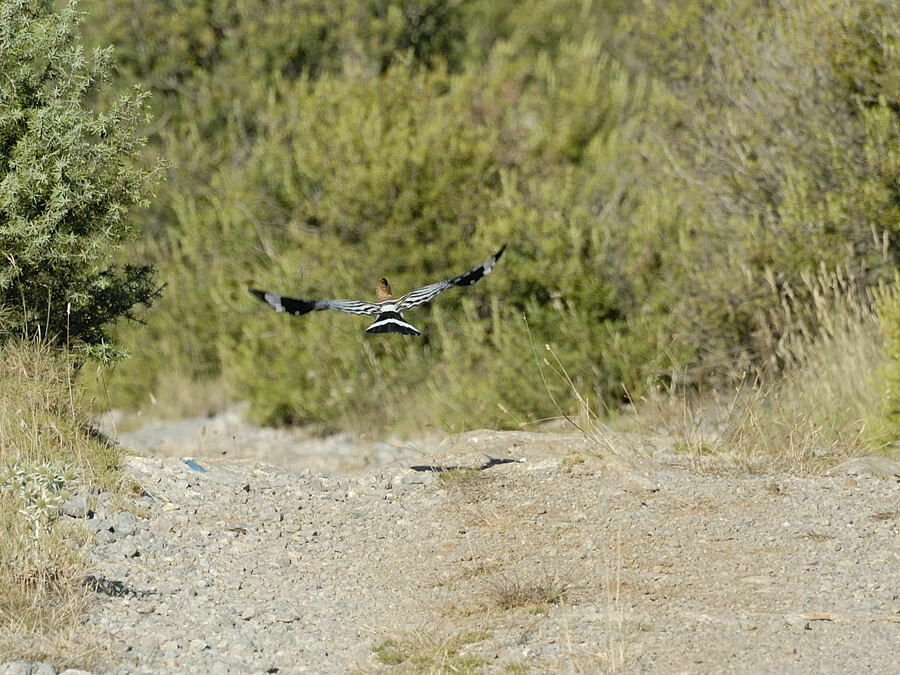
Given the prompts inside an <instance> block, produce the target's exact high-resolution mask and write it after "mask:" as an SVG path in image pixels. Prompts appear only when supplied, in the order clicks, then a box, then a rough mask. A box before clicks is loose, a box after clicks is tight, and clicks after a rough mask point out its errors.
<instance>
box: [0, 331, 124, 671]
mask: <svg viewBox="0 0 900 675" xmlns="http://www.w3.org/2000/svg"><path fill="white" fill-rule="evenodd" d="M81 403H82V402H81V400H80V396H79V386H78V384H77V383H76V382H75V380H74V375H73V372H72V368H71V366H70V364H69V362H68V361H67V360H66V355H65V354H60V353H57V352H54V351H53V350H51V349H49V348H47V347H44V346H41V345H40V344H35V343H30V342H29V343H15V342H7V343H6V344H4V345H3V347H2V348H0V662H2V661H6V660H11V659H24V660H43V661H49V662H51V663H53V664H54V665H56V666H57V667H63V666H77V665H81V666H82V667H84V666H85V665H89V664H90V663H91V661H92V659H93V658H94V656H95V655H96V653H97V650H96V647H95V646H91V645H92V643H91V641H90V640H88V639H86V638H85V636H84V635H81V634H78V630H79V629H78V625H79V622H78V621H77V619H78V618H79V617H80V615H81V614H82V612H83V611H84V608H85V606H86V604H87V603H88V601H89V597H90V596H89V592H88V590H87V589H86V588H85V586H84V584H83V579H84V576H85V568H84V562H83V560H82V559H81V558H80V557H79V549H80V548H81V546H83V545H84V533H83V532H80V531H78V530H77V529H76V528H75V527H73V526H68V527H67V526H66V525H67V524H66V523H64V522H62V521H58V520H57V516H58V513H59V511H58V506H59V505H60V504H61V503H62V502H63V501H64V500H65V498H66V497H67V495H69V494H70V493H71V492H73V491H74V490H77V489H79V486H81V485H83V484H84V483H90V484H94V485H99V486H102V487H103V488H104V489H107V490H116V489H119V488H120V487H123V485H124V484H123V483H121V481H120V476H119V474H118V471H117V466H118V461H119V452H118V450H116V449H115V448H113V447H112V446H110V445H108V444H107V443H105V442H103V441H102V440H99V439H97V438H94V437H92V435H91V433H90V431H89V428H88V425H87V418H86V416H84V415H83V414H82V413H81V407H80V406H81Z"/></svg>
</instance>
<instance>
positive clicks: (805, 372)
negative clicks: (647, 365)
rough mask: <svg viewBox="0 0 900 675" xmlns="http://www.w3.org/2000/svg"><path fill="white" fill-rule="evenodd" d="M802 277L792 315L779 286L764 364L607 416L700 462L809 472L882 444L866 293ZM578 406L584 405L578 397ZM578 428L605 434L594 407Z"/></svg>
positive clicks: (880, 356)
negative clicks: (722, 460) (800, 305)
mask: <svg viewBox="0 0 900 675" xmlns="http://www.w3.org/2000/svg"><path fill="white" fill-rule="evenodd" d="M805 284H806V289H805V292H804V295H807V296H810V297H812V303H813V306H812V307H811V308H807V309H808V311H805V312H804V313H803V315H802V316H799V315H798V314H797V313H795V312H794V311H793V310H792V307H791V304H790V302H789V296H790V294H789V293H786V294H785V304H784V306H783V307H782V310H781V315H780V316H778V317H773V318H772V319H771V321H770V322H769V324H770V325H772V326H779V327H780V328H779V332H778V334H777V336H776V334H775V333H773V334H772V335H769V336H768V337H767V338H766V340H765V342H766V344H767V345H768V349H769V351H770V353H771V354H772V356H771V363H769V364H766V365H764V366H763V367H761V368H760V369H759V370H758V371H757V372H755V373H753V374H748V373H741V374H739V375H736V376H734V381H735V382H736V384H734V385H733V386H731V387H730V388H727V389H726V390H725V391H719V390H713V391H703V392H685V391H684V390H676V389H672V390H666V391H662V390H660V391H657V392H656V393H655V394H652V395H647V396H645V397H642V398H641V399H640V400H638V401H636V405H635V407H634V410H633V414H630V415H626V416H624V417H622V418H619V419H618V420H614V421H613V424H615V425H617V426H619V427H622V428H625V429H629V430H635V429H637V430H639V431H643V432H645V433H646V434H648V435H659V434H665V435H668V436H670V437H672V438H673V439H674V441H673V450H675V451H676V452H682V453H684V454H685V455H686V456H687V457H688V458H689V460H690V461H691V463H692V465H693V466H694V468H695V469H697V470H701V471H702V470H704V468H705V467H706V466H707V460H708V459H710V458H712V459H716V458H718V457H720V456H721V455H722V454H723V453H729V454H731V455H732V456H733V457H735V458H736V459H737V461H738V463H739V464H740V465H741V466H743V467H744V468H747V469H752V468H754V467H756V466H759V465H766V466H770V467H774V468H782V469H787V470H792V471H816V470H819V469H821V468H823V467H825V466H827V465H829V464H833V463H834V462H835V461H840V460H841V459H843V458H846V457H849V456H855V455H860V454H866V453H870V452H890V449H889V445H888V441H889V438H890V434H889V433H888V432H889V430H888V429H887V428H886V426H885V423H884V419H885V405H886V399H885V395H884V386H883V385H882V384H881V382H880V378H881V376H882V375H881V374H882V372H883V369H884V366H885V360H886V356H885V353H884V349H883V345H882V340H881V336H880V334H879V326H878V318H877V315H876V313H875V311H874V310H873V301H872V297H871V295H870V294H867V293H862V292H860V291H859V290H858V289H857V288H856V287H855V286H853V285H852V284H850V283H849V282H847V281H846V280H845V279H844V278H843V277H842V276H840V275H838V274H831V275H827V274H820V275H819V276H817V277H811V278H808V279H807V280H806V281H805ZM558 368H559V366H557V367H556V369H558ZM582 408H583V409H586V410H587V411H588V412H590V411H589V409H588V408H587V404H586V402H584V403H583V404H582ZM583 428H585V430H586V433H589V434H591V435H593V436H594V437H596V438H598V439H601V438H602V437H603V435H604V428H605V427H604V425H602V424H600V423H599V422H598V421H597V417H596V416H594V417H591V419H590V422H589V423H588V424H587V425H583ZM894 452H896V450H894Z"/></svg>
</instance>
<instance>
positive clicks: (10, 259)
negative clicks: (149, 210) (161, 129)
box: [0, 0, 158, 361]
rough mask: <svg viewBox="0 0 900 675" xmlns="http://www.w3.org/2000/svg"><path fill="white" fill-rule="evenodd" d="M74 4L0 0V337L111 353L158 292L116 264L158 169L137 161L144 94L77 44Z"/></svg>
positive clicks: (148, 271) (144, 274) (104, 55)
mask: <svg viewBox="0 0 900 675" xmlns="http://www.w3.org/2000/svg"><path fill="white" fill-rule="evenodd" d="M77 18H78V17H77V15H76V13H75V11H74V8H73V6H72V5H68V6H66V7H65V8H64V9H62V10H60V11H56V8H55V6H54V4H53V2H51V1H49V0H43V1H41V0H36V1H34V2H26V1H25V0H7V1H5V2H3V3H2V5H0V73H2V74H3V83H2V86H0V261H2V263H0V344H3V343H5V342H6V341H7V340H9V339H19V338H22V337H33V336H41V337H42V338H44V339H48V340H50V341H51V342H53V343H55V344H57V345H62V344H72V345H73V346H75V347H76V348H77V350H78V357H79V358H84V357H85V356H91V357H94V358H97V359H99V360H102V361H110V360H114V359H115V358H116V357H117V356H118V355H120V353H121V350H119V349H117V348H116V346H115V345H114V344H111V339H110V333H109V330H108V329H109V326H110V324H112V323H113V322H115V320H116V319H118V318H120V317H122V316H129V317H130V316H133V315H132V309H133V308H134V306H135V305H138V304H144V305H149V304H150V303H151V302H152V300H153V299H154V297H155V296H156V294H157V291H158V286H157V285H156V284H155V282H154V279H153V269H152V268H151V267H150V266H147V265H134V264H125V265H117V264H115V263H116V261H115V255H114V254H115V251H116V249H117V247H119V246H120V245H121V244H122V243H123V242H125V241H127V240H128V239H129V238H133V237H134V234H135V228H134V222H133V221H132V220H130V219H129V217H128V211H129V209H131V208H132V207H135V206H140V205H141V204H144V203H146V202H145V197H146V191H147V190H146V188H147V185H148V183H150V182H151V181H150V179H151V178H152V175H153V174H154V173H155V169H156V168H157V167H156V166H153V165H152V164H150V165H149V166H148V168H147V169H146V170H142V169H141V168H140V167H139V166H136V164H135V160H136V159H137V158H139V156H140V148H141V144H142V138H141V137H140V136H138V135H137V134H136V133H135V131H136V128H137V127H138V125H139V124H140V123H141V120H142V118H143V115H144V113H145V107H144V103H145V99H146V95H145V94H144V93H142V92H140V91H135V90H127V91H124V92H117V93H116V92H114V93H113V94H112V95H111V96H108V98H110V99H111V100H110V101H108V105H106V106H104V107H103V109H102V110H99V111H98V110H95V109H93V108H92V106H91V104H92V103H93V102H94V98H95V94H96V92H97V90H98V88H99V87H100V86H101V84H102V83H103V82H104V81H105V80H108V78H109V75H110V64H109V51H110V50H109V49H106V50H100V49H97V50H94V52H93V53H91V54H87V53H85V49H84V47H83V46H82V44H81V40H80V36H79V34H78V30H77Z"/></svg>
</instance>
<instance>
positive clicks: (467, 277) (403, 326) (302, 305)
mask: <svg viewBox="0 0 900 675" xmlns="http://www.w3.org/2000/svg"><path fill="white" fill-rule="evenodd" d="M504 250H506V244H504V245H503V246H502V247H501V248H500V250H499V251H497V252H496V253H495V254H494V255H493V256H491V257H490V258H488V259H487V260H486V261H484V262H483V263H482V264H481V265H479V266H478V267H475V268H473V269H471V270H469V271H468V272H466V273H464V274H460V275H459V276H456V277H453V278H452V279H447V280H446V281H438V282H437V283H433V284H429V285H428V286H423V287H421V288H417V289H415V290H413V291H410V292H409V293H407V294H406V295H404V296H401V297H400V298H394V296H393V295H392V293H393V291H392V289H391V285H390V283H388V280H387V279H381V280H380V281H379V282H378V285H377V286H376V287H375V298H376V301H375V302H364V301H361V300H301V299H299V298H288V297H285V296H282V295H277V294H275V293H267V292H266V291H259V290H256V289H250V292H251V293H252V294H253V295H254V296H255V297H257V298H259V299H260V300H262V301H263V302H265V303H267V304H268V305H269V306H271V307H272V308H273V309H275V311H276V312H289V313H291V314H295V315H298V316H299V315H301V314H306V313H307V312H313V311H316V310H322V309H333V310H336V311H338V312H346V313H348V314H365V315H369V316H375V317H376V318H375V322H374V323H373V324H372V325H371V326H369V327H368V328H367V329H366V331H365V332H366V333H400V334H402V335H421V334H422V333H420V332H419V331H418V330H417V329H416V328H415V326H413V325H412V324H410V323H408V322H407V321H406V319H404V318H403V312H404V311H405V310H407V309H411V308H412V307H417V306H418V305H422V304H425V303H426V302H429V301H431V300H432V299H433V298H434V297H435V296H436V295H437V294H438V293H440V292H441V291H445V290H447V289H448V288H450V287H452V286H470V285H472V284H474V283H475V282H476V281H478V280H479V279H481V277H483V276H485V275H487V274H490V273H491V270H492V269H493V268H494V265H495V264H496V262H497V261H498V260H499V259H500V256H501V255H503V251H504Z"/></svg>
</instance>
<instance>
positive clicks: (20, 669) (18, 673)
mask: <svg viewBox="0 0 900 675" xmlns="http://www.w3.org/2000/svg"><path fill="white" fill-rule="evenodd" d="M0 675H31V664H30V663H25V662H24V661H10V662H9V663H4V664H2V665H0Z"/></svg>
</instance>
